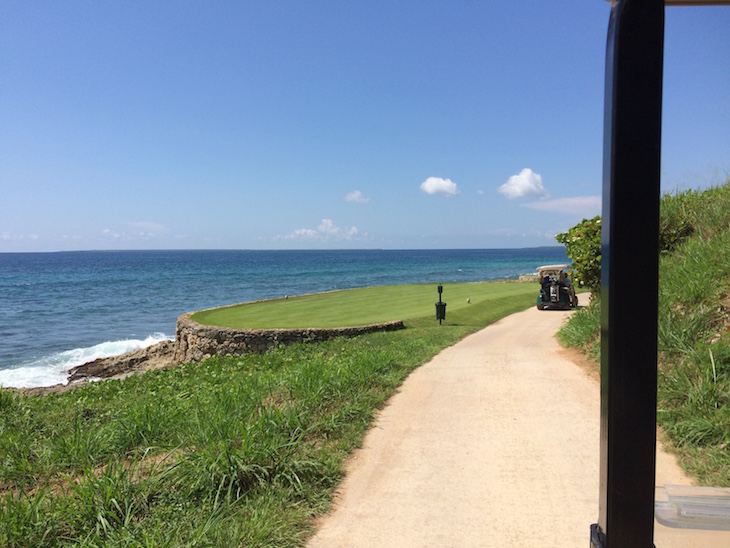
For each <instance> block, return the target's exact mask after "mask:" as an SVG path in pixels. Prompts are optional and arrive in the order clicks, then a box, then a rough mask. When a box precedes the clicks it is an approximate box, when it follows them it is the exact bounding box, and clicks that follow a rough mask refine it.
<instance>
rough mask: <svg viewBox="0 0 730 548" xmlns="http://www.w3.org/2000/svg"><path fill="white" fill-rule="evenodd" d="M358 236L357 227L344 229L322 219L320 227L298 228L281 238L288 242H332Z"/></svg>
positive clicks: (328, 220) (330, 220)
mask: <svg viewBox="0 0 730 548" xmlns="http://www.w3.org/2000/svg"><path fill="white" fill-rule="evenodd" d="M357 235H358V230H357V227H356V226H353V227H350V228H347V229H342V228H340V227H339V226H337V225H336V224H335V223H334V222H333V221H332V219H322V222H321V223H319V226H318V227H317V228H316V230H315V229H312V228H298V229H296V230H295V231H293V232H291V233H289V234H286V235H284V236H279V238H284V239H286V240H309V241H330V240H340V241H342V240H352V239H353V238H354V237H355V236H357Z"/></svg>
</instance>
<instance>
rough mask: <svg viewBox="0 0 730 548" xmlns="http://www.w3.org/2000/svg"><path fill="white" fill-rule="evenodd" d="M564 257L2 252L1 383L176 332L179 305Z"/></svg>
mask: <svg viewBox="0 0 730 548" xmlns="http://www.w3.org/2000/svg"><path fill="white" fill-rule="evenodd" d="M566 261H567V259H566V256H565V250H564V248H562V247H542V248H529V249H473V250H428V251H427V250H407V251H395V250H366V251H360V250H357V251H355V250H339V251H88V252H61V253H0V386H14V387H33V386H47V385H52V384H56V383H63V382H66V374H65V372H66V371H67V370H68V369H69V368H71V367H73V366H76V365H80V364H82V363H85V362H87V361H91V360H93V359H96V358H100V357H107V356H113V355H118V354H122V353H124V352H128V351H131V350H134V349H136V348H142V347H144V346H149V345H150V344H153V343H155V342H158V341H160V340H163V339H172V338H174V335H175V322H176V320H177V318H178V316H180V314H182V313H184V312H190V311H194V310H201V309H205V308H212V307H216V306H223V305H226V304H232V303H240V302H247V301H253V300H259V299H270V298H274V297H282V296H284V295H302V294H306V293H315V292H320V291H331V290H335V289H349V288H354V287H367V286H377V285H397V284H408V283H433V284H439V283H444V284H445V283H449V282H476V281H488V280H502V279H509V278H517V277H518V276H519V275H520V274H528V273H533V272H535V269H536V268H537V267H538V266H539V265H541V264H548V263H559V262H566ZM434 290H435V289H434Z"/></svg>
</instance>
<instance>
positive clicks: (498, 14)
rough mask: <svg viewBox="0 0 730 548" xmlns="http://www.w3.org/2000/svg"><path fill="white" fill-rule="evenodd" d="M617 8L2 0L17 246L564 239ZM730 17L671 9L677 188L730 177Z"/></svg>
mask: <svg viewBox="0 0 730 548" xmlns="http://www.w3.org/2000/svg"><path fill="white" fill-rule="evenodd" d="M609 12H610V4H609V3H608V2H604V1H601V0H560V1H559V2H546V1H545V0H500V1H496V0H495V1H490V2H482V1H459V0H456V1H454V0H449V1H419V2H416V1H404V2H391V1H377V0H369V1H367V2H341V1H334V0H333V1H309V2H305V1H297V2H294V1H279V2H267V1H256V2H253V1H236V2H222V1H217V2H215V1H214V2H202V1H201V2H191V1H188V2H178V1H175V2H163V1H156V2H147V1H144V2H138V1H125V2H118V1H114V2H108V1H90V0H89V1H83V2H79V1H69V2H50V1H47V2H25V1H22V2H10V1H6V0H3V1H2V2H1V3H0V75H2V76H1V78H0V148H1V150H2V153H0V252H2V251H55V250H82V249H199V248H208V249H215V248H225V249H317V248H389V249H404V248H416V249H418V248H500V247H528V246H542V245H557V243H556V242H555V240H554V235H555V234H556V233H558V232H561V231H564V230H566V229H567V228H569V227H571V226H573V225H574V224H575V223H577V222H578V221H580V220H581V219H582V218H584V217H592V216H593V215H596V214H598V213H600V194H601V173H602V132H603V94H604V69H605V41H606V31H607V27H608V17H609ZM728 28H730V8H728V7H695V8H667V20H666V39H665V71H664V76H665V79H664V121H663V158H662V186H663V189H664V190H666V191H671V190H674V189H677V188H682V189H683V188H690V187H704V186H708V185H711V184H717V183H720V182H723V181H724V180H725V179H726V177H727V176H728V174H730V91H728V90H730V32H728V31H727V29H728Z"/></svg>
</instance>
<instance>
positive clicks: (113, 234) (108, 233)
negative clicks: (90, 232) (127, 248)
mask: <svg viewBox="0 0 730 548" xmlns="http://www.w3.org/2000/svg"><path fill="white" fill-rule="evenodd" d="M101 235H102V236H104V237H105V238H119V237H121V234H119V233H118V232H114V231H113V230H112V229H111V228H105V229H104V230H102V231H101Z"/></svg>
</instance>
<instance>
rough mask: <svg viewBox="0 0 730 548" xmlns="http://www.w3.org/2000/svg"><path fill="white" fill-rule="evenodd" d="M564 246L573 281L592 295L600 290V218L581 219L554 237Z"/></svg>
mask: <svg viewBox="0 0 730 548" xmlns="http://www.w3.org/2000/svg"><path fill="white" fill-rule="evenodd" d="M555 239H556V240H557V241H558V242H560V243H561V244H563V245H564V246H565V252H566V255H568V257H570V258H571V260H572V261H573V270H574V273H573V281H574V282H575V283H577V284H578V285H579V286H580V287H587V288H588V289H590V290H591V291H593V292H594V293H598V292H599V291H600V288H601V217H600V216H598V215H596V216H595V217H593V219H583V220H582V221H581V222H580V223H578V224H577V225H575V226H574V227H573V228H571V229H569V230H568V231H567V232H562V233H560V234H557V235H556V236H555Z"/></svg>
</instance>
